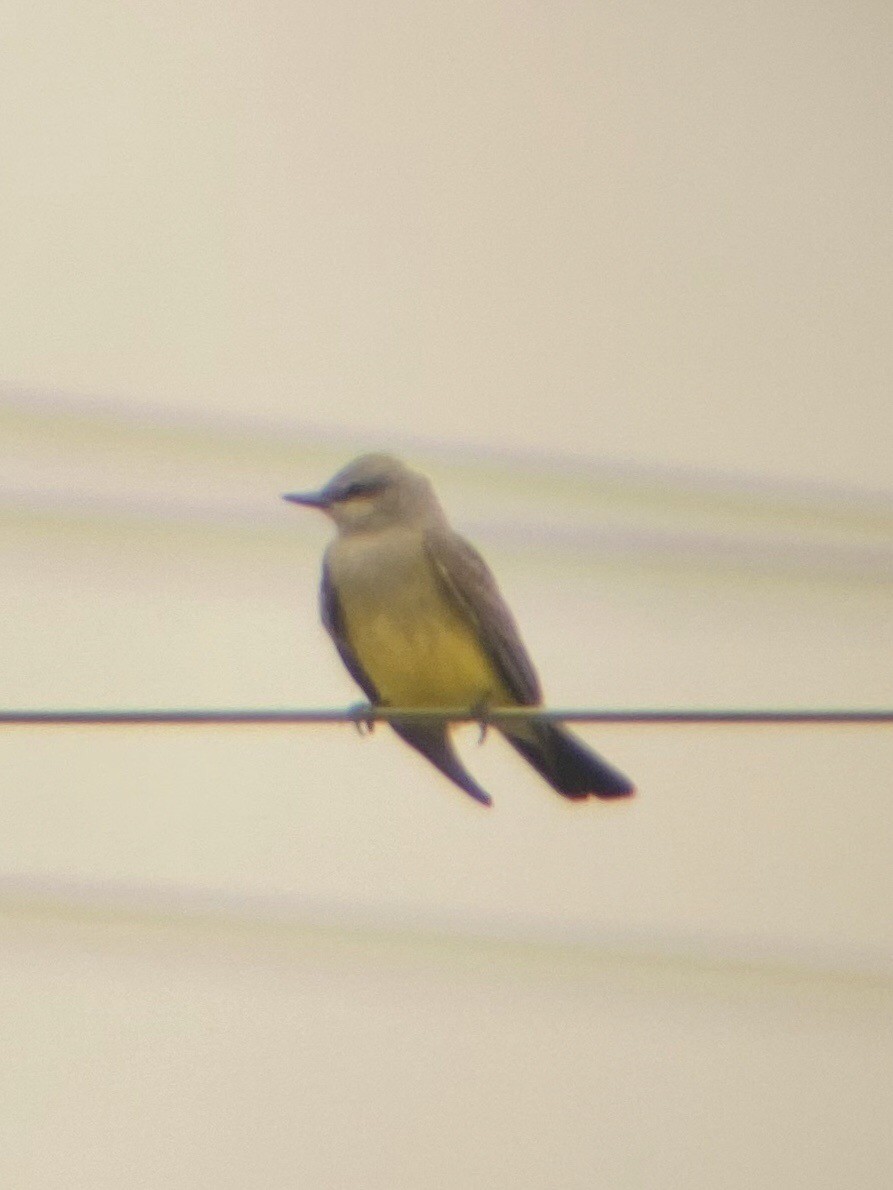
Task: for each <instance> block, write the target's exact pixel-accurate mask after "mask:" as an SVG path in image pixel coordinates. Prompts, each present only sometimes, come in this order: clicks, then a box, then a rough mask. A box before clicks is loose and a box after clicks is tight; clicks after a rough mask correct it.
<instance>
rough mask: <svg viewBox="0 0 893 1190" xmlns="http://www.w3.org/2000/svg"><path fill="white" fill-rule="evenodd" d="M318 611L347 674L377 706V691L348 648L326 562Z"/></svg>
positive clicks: (348, 644)
mask: <svg viewBox="0 0 893 1190" xmlns="http://www.w3.org/2000/svg"><path fill="white" fill-rule="evenodd" d="M319 610H320V614H321V615H322V622H323V624H324V625H325V627H326V631H327V632H328V634H329V636H330V637H331V638H332V640H333V641H334V642H335V648H336V649H337V650H338V654H339V656H340V657H341V660H342V661H343V662H344V664H345V666H346V667H347V671H348V673H349V674H350V676H351V677H352V678H353V680H354V681H355V682H356V684H357V685H358V686H359V687H360V689H361V690H362V691H363V693H364V694H365V695H366V697H367V698H368V699H369V701H370V702H371V703H372V704H373V705H377V704H378V703H379V701H380V700H379V697H378V691H377V690H376V689H375V687H374V686H373V684H372V682H371V681H370V680H369V675H368V674H367V673H366V671H365V670H364V669H363V667H362V666H361V665H360V662H359V660H358V658H357V655H356V653H354V651H353V649H352V648H351V647H350V641H349V640H348V639H347V631H346V628H345V625H344V616H343V614H342V612H341V604H340V603H339V602H338V592H337V591H336V590H335V585H334V583H333V582H332V576H331V574H330V573H329V567H328V564H327V563H326V562H323V568H322V582H321V584H320V588H319Z"/></svg>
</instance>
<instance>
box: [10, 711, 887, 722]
mask: <svg viewBox="0 0 893 1190" xmlns="http://www.w3.org/2000/svg"><path fill="white" fill-rule="evenodd" d="M531 718H536V719H547V720H553V721H556V722H562V723H639V724H649V723H655V724H661V723H672V724H697V723H700V724H723V723H726V724H736V723H740V724H747V723H751V724H789V723H800V724H822V723H839V724H846V723H852V724H859V723H862V724H884V723H893V709H888V708H876V709H865V710H845V709H815V710H813V709H799V708H794V709H788V710H785V709H778V710H774V709H773V710H768V709H730V710H708V709H687V708H684V709H678V710H649V709H631V710H610V709H597V708H596V709H584V708H571V709H567V710H553V709H549V708H544V707H492V708H487V709H486V710H483V711H482V710H469V709H468V707H437V708H430V709H429V708H419V707H365V706H359V707H351V708H347V709H345V710H339V709H334V708H333V709H327V708H320V709H317V710H313V709H298V710H276V709H265V708H258V709H256V710H251V709H249V710H202V709H197V710H153V709H145V710H126V711H110V710H65V709H63V710H33V711H28V710H6V711H3V710H0V724H9V725H15V724H18V725H32V726H41V725H42V726H81V727H83V726H113V725H122V726H124V725H128V724H130V725H143V726H164V725H189V724H199V725H200V724H221V725H237V724H242V725H255V726H257V725H268V726H275V725H277V724H288V725H298V724H326V723H352V724H354V725H355V726H360V727H362V726H368V725H371V724H373V723H377V722H389V721H391V720H394V719H402V720H407V719H409V720H413V719H422V720H425V719H443V720H447V721H449V722H451V723H479V724H482V725H483V724H489V723H492V724H494V725H498V724H499V723H503V722H509V721H511V720H513V719H531Z"/></svg>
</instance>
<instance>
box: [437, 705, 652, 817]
mask: <svg viewBox="0 0 893 1190" xmlns="http://www.w3.org/2000/svg"><path fill="white" fill-rule="evenodd" d="M502 733H503V735H504V736H505V738H506V739H507V740H508V742H509V743H510V744H511V746H512V747H513V748H514V749H515V751H516V752H520V753H521V755H522V756H523V757H524V759H525V760H527V761H529V762H530V763H531V764H532V765H533V767H534V768H535V769H536V771H537V772H538V773H539V774H540V775H541V776H542V777H544V778H545V779H546V780H547V781H548V782H549V784H550V785H551V786H552V788H553V789H554V790H555V791H556V792H557V793H560V794H562V796H564V797H569V798H584V797H589V796H590V795H593V796H595V797H606V798H607V797H629V796H630V794H633V793H635V787H634V785H633V784H632V782H631V781H630V780H629V778H628V777H625V776H624V775H623V773H621V772H619V771H618V770H617V769H615V768H612V766H611V765H609V764H608V762H607V761H606V760H602V758H601V757H600V756H598V755H597V754H596V753H595V752H593V751H592V750H591V749H589V748H587V747H586V745H585V744H584V743H582V742H581V741H580V740H578V739H577V737H576V736H574V735H571V733H570V732H569V731H568V730H567V728H566V727H562V726H561V725H560V724H558V723H551V722H549V721H547V720H542V719H533V720H530V721H528V722H527V723H525V724H524V725H523V727H522V726H521V724H518V726H517V727H515V726H514V725H513V726H512V729H511V731H508V730H506V729H505V728H502ZM435 763H436V762H435Z"/></svg>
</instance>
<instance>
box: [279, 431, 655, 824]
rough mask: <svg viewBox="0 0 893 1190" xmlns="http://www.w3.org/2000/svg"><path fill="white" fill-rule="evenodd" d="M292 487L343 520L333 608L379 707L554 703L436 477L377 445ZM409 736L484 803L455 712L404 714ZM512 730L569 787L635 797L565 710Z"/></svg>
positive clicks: (350, 660) (329, 618) (348, 657)
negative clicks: (565, 718)
mask: <svg viewBox="0 0 893 1190" xmlns="http://www.w3.org/2000/svg"><path fill="white" fill-rule="evenodd" d="M283 499H285V500H287V501H289V502H290V503H293V504H298V505H302V506H304V507H307V508H312V509H318V510H320V511H321V512H323V513H325V514H326V516H328V517H329V518H330V520H331V521H332V522H334V526H335V529H336V535H335V537H334V539H333V540H332V541H331V543H330V544H329V546H328V547H327V549H326V551H325V554H324V557H323V565H322V579H321V583H320V613H321V617H322V621H323V624H324V625H325V628H326V629H327V631H328V633H329V635H330V636H331V638H332V641H333V642H334V645H335V648H336V649H337V650H338V653H339V654H340V657H341V660H342V661H343V662H344V665H345V666H346V668H347V670H348V672H349V673H350V675H351V676H352V677H353V679H354V680H355V681H356V683H357V685H358V686H359V687H360V688H361V689H362V690H363V692H364V693H365V695H366V697H367V698H368V700H369V702H370V704H371V705H372V707H373V708H374V707H382V708H389V707H396V708H409V707H412V708H414V709H427V708H432V709H437V708H447V707H453V708H455V707H468V708H469V712H470V713H472V714H474V715H475V716H476V717H479V718H480V719H481V721H482V723H484V724H486V712H487V709H488V708H491V707H492V708H496V707H536V706H540V705H542V690H541V686H540V681H539V677H538V676H537V672H536V670H535V669H534V666H533V663H532V661H531V660H530V656H529V654H528V652H527V649H526V648H525V647H524V644H523V642H522V640H521V636H520V633H519V631H518V627H517V624H516V622H515V618H514V616H513V615H512V613H511V611H510V610H509V608H508V605H507V604H506V602H505V600H504V599H503V597H502V594H501V593H500V591H499V588H498V586H497V584H496V580H495V579H494V577H493V574H492V573H491V571H490V569H489V567H488V566H487V564H486V562H485V561H484V560H483V558H482V557H481V555H480V554H479V553H478V552H477V550H476V549H475V548H474V547H473V546H472V545H470V544H469V543H468V542H467V541H465V540H464V538H462V537H461V536H460V535H459V534H458V533H456V532H455V531H454V530H453V529H452V528H451V527H450V525H449V523H448V521H447V518H446V514H445V513H444V511H443V508H442V507H441V505H440V502H439V501H438V499H437V496H436V494H435V492H434V488H433V486H432V485H431V482H430V481H429V480H428V479H427V478H426V477H425V476H424V475H422V474H420V473H419V472H417V471H414V470H412V469H411V468H410V467H408V466H407V465H406V464H405V463H403V462H402V461H401V460H400V459H398V458H395V457H394V456H392V455H389V454H381V453H374V454H364V455H361V456H360V457H359V458H357V459H354V460H353V462H351V463H348V464H347V466H346V467H344V468H342V470H340V471H339V472H338V473H337V474H336V475H335V476H334V477H333V478H332V479H330V480H329V482H328V483H326V484H325V485H324V486H323V487H322V488H321V489H319V490H318V491H310V492H289V493H287V494H286V495H284V496H283ZM390 725H391V727H392V728H393V729H394V731H395V732H396V733H397V735H398V736H400V737H401V739H403V740H404V741H405V742H406V743H407V744H410V745H411V746H412V747H413V748H415V749H416V750H417V751H418V752H420V753H421V754H422V755H423V756H424V757H426V759H427V760H429V761H430V762H431V763H432V764H433V765H434V766H435V767H436V768H438V769H439V770H440V772H441V773H443V774H444V776H446V777H448V778H449V779H450V780H451V781H452V782H454V783H455V784H456V785H457V786H458V787H459V788H460V789H462V790H464V791H465V793H467V794H469V795H470V796H471V797H473V798H474V799H475V800H476V801H478V802H480V803H481V804H482V805H486V806H489V805H490V804H491V802H492V799H491V797H490V794H489V793H487V791H486V790H484V789H482V788H481V786H480V785H479V784H478V783H477V782H476V781H475V779H474V778H473V777H472V776H471V774H470V773H469V772H468V771H467V770H466V768H465V767H464V765H463V764H462V761H461V760H460V759H459V756H458V755H457V753H456V750H455V748H454V746H453V742H452V739H451V736H450V727H449V724H448V723H447V721H446V720H445V719H444V718H443V717H442V716H440V717H438V716H437V715H432V717H431V719H425V718H421V719H420V718H416V717H414V718H412V719H399V718H396V719H392V720H390ZM494 726H495V727H496V728H497V730H499V731H500V732H501V733H502V735H503V736H504V737H505V739H506V740H507V741H508V743H509V744H511V746H512V747H513V748H514V749H515V750H516V751H517V752H518V753H519V754H520V755H521V756H522V757H523V758H524V759H525V760H526V761H528V762H529V763H530V764H531V765H532V766H533V768H534V769H536V771H537V772H538V773H539V774H540V776H542V777H543V778H544V779H545V780H546V781H547V782H548V784H549V785H551V787H552V788H553V789H554V790H555V791H556V792H557V793H559V794H561V795H562V796H563V797H565V798H568V799H571V800H583V799H586V798H588V797H589V796H590V795H592V796H595V797H598V798H619V797H627V796H629V795H631V794H633V793H634V792H635V789H634V786H633V785H632V783H631V782H630V780H629V779H628V778H627V777H625V776H624V775H623V774H622V773H621V772H619V771H618V770H617V769H615V768H614V767H612V766H611V765H610V764H608V762H607V761H605V760H603V759H602V758H601V757H600V756H598V755H597V754H596V753H595V752H593V751H592V750H591V749H590V748H588V747H587V746H586V745H585V744H584V743H582V741H581V740H579V739H578V738H577V737H576V736H575V735H573V734H572V732H570V731H569V730H568V729H567V728H566V727H564V726H563V725H562V724H559V723H556V722H554V721H552V720H550V719H547V718H545V717H542V718H540V717H536V716H531V717H524V718H520V717H519V718H518V719H512V720H503V721H501V722H500V721H497V722H496V723H495V724H494Z"/></svg>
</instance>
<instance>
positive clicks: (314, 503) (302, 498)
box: [282, 492, 329, 511]
mask: <svg viewBox="0 0 893 1190" xmlns="http://www.w3.org/2000/svg"><path fill="white" fill-rule="evenodd" d="M282 499H283V500H288V501H289V503H291V504H303V505H304V507H305V508H321V509H322V510H323V511H325V510H326V509H327V508H328V507H329V501H328V499H327V498H326V496H325V495H324V493H323V492H286V494H285V495H284V496H283V497H282Z"/></svg>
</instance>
